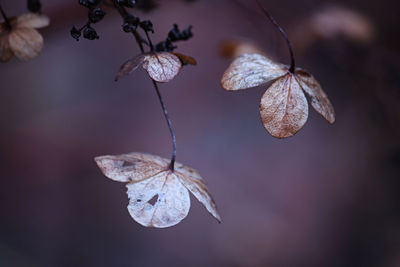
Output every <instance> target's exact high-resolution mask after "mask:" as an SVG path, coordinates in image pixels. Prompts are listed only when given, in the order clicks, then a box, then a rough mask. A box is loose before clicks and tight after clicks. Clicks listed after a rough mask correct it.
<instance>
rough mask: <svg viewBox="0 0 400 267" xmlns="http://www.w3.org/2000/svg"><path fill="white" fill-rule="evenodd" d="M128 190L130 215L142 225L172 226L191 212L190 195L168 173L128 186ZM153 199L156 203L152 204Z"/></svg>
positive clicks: (175, 177) (169, 172)
mask: <svg viewBox="0 0 400 267" xmlns="http://www.w3.org/2000/svg"><path fill="white" fill-rule="evenodd" d="M126 187H127V188H128V192H127V194H128V197H129V205H128V210H129V213H130V214H131V216H132V218H133V219H134V220H135V221H137V222H138V223H140V224H141V225H143V226H146V227H157V228H164V227H170V226H173V225H176V224H177V223H179V222H180V221H182V220H183V219H184V218H185V217H186V216H187V214H188V213H189V209H190V197H189V192H188V190H187V189H186V188H185V187H184V186H183V184H182V183H181V182H180V180H179V179H178V178H177V176H176V175H175V174H174V173H172V172H171V171H169V170H168V171H164V172H161V173H159V174H158V175H156V176H152V177H151V178H149V179H147V180H143V181H141V182H137V183H129V184H127V185H126ZM153 197H155V198H157V200H156V202H155V203H153V204H152V203H151V202H150V201H151V200H152V199H153Z"/></svg>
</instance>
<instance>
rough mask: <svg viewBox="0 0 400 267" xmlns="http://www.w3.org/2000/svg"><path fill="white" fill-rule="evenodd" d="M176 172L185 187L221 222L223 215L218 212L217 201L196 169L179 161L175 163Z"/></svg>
mask: <svg viewBox="0 0 400 267" xmlns="http://www.w3.org/2000/svg"><path fill="white" fill-rule="evenodd" d="M175 173H176V175H177V176H178V177H179V178H180V181H181V182H182V183H183V184H184V185H185V187H186V188H187V189H189V191H190V192H191V193H192V194H193V195H194V196H195V197H196V198H197V200H198V201H200V203H201V204H203V205H204V207H205V208H206V209H207V210H208V212H209V213H210V214H211V215H212V216H214V218H215V219H217V221H218V222H221V217H220V216H219V214H218V211H217V206H216V204H215V201H214V199H213V198H212V196H211V193H210V192H209V191H208V189H207V186H206V184H205V182H204V180H203V178H201V176H200V174H199V173H198V172H197V171H196V170H195V169H193V168H191V167H188V166H184V165H182V164H179V163H176V164H175Z"/></svg>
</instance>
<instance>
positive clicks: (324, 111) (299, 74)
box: [296, 69, 335, 124]
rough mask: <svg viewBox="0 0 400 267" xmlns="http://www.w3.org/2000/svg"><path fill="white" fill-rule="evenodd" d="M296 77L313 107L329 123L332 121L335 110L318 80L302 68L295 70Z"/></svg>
mask: <svg viewBox="0 0 400 267" xmlns="http://www.w3.org/2000/svg"><path fill="white" fill-rule="evenodd" d="M296 79H297V81H298V82H299V83H300V86H301V88H302V89H303V90H304V91H305V92H306V93H307V94H308V95H309V96H310V98H311V105H312V106H313V108H314V109H315V110H316V111H317V112H318V113H319V114H321V115H322V116H323V117H324V118H325V119H326V120H327V121H328V122H329V123H331V124H332V123H334V122H335V111H334V109H333V106H332V104H331V101H329V99H328V96H327V95H326V94H325V92H324V91H323V90H322V88H321V85H320V84H319V83H318V81H317V80H316V79H315V78H314V77H313V76H312V75H311V74H309V73H308V72H306V71H304V70H302V69H297V70H296Z"/></svg>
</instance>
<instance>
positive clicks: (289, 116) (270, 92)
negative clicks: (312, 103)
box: [260, 74, 308, 138]
mask: <svg viewBox="0 0 400 267" xmlns="http://www.w3.org/2000/svg"><path fill="white" fill-rule="evenodd" d="M260 115H261V121H262V123H263V125H264V127H265V129H266V130H267V131H268V132H269V133H270V134H271V135H272V136H274V137H277V138H286V137H290V136H293V135H294V134H296V133H297V132H298V131H299V130H300V129H301V128H302V127H303V125H304V124H305V123H306V121H307V117H308V104H307V100H306V98H305V96H304V93H303V91H302V90H301V87H300V85H299V83H298V82H297V80H296V78H295V77H294V76H293V75H292V74H287V75H285V76H284V77H282V78H280V79H278V80H277V81H275V82H274V83H273V84H272V85H271V87H270V88H268V89H267V91H266V92H265V94H264V95H263V96H262V98H261V104H260Z"/></svg>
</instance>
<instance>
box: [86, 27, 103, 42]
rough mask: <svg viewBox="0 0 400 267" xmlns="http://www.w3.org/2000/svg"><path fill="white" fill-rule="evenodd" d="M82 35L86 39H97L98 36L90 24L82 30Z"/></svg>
mask: <svg viewBox="0 0 400 267" xmlns="http://www.w3.org/2000/svg"><path fill="white" fill-rule="evenodd" d="M83 37H84V38H86V39H88V40H95V39H99V36H98V35H97V32H96V30H95V29H93V28H92V27H90V26H87V27H86V28H85V29H84V30H83Z"/></svg>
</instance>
